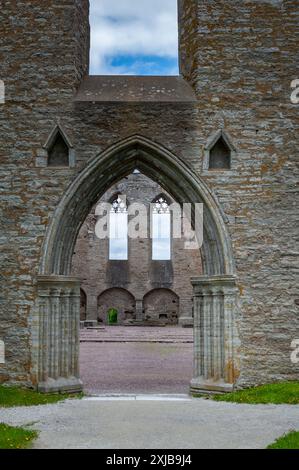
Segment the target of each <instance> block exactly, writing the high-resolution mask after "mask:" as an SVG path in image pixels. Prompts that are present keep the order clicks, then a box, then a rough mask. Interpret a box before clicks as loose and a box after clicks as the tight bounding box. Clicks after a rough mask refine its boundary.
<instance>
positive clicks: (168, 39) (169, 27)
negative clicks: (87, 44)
mask: <svg viewBox="0 0 299 470" xmlns="http://www.w3.org/2000/svg"><path fill="white" fill-rule="evenodd" d="M90 8H91V12H90V21H91V70H90V73H91V74H92V75H109V74H112V75H113V74H125V75H176V74H177V73H178V63H177V62H178V52H177V49H178V27H177V0H90Z"/></svg>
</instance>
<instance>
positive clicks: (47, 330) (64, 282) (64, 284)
mask: <svg viewBox="0 0 299 470" xmlns="http://www.w3.org/2000/svg"><path fill="white" fill-rule="evenodd" d="M37 287H38V312H37V327H38V333H37V350H38V371H37V376H38V384H37V386H38V390H39V391H40V392H45V393H48V392H79V391H81V390H82V383H81V381H80V378H79V324H80V281H79V279H77V278H73V277H65V276H38V281H37Z"/></svg>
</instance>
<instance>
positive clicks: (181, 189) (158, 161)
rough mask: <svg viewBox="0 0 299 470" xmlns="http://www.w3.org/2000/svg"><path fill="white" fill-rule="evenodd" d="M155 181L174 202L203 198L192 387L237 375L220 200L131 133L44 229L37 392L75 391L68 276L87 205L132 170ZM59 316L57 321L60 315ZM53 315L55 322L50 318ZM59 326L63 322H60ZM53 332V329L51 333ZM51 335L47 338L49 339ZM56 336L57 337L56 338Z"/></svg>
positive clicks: (74, 309)
mask: <svg viewBox="0 0 299 470" xmlns="http://www.w3.org/2000/svg"><path fill="white" fill-rule="evenodd" d="M136 168H137V169H138V170H139V171H140V172H142V173H144V174H145V175H146V176H148V177H149V178H151V179H153V180H154V181H156V182H157V183H159V184H160V185H161V187H163V189H165V191H166V192H167V193H169V194H170V195H171V196H172V197H173V199H174V200H175V201H176V202H177V203H179V204H183V203H203V205H204V218H203V229H204V234H203V246H202V249H201V254H202V259H203V272H204V276H199V277H197V278H194V279H192V284H193V289H194V378H193V380H192V382H191V390H192V391H195V392H202V391H208V392H213V391H214V392H221V391H231V390H233V387H234V384H235V382H236V380H237V378H238V376H239V367H238V364H239V360H238V356H239V354H238V347H239V342H238V332H237V328H236V320H235V310H236V299H237V288H236V277H235V263H234V256H233V250H232V245H231V240H230V236H229V233H228V230H227V227H226V224H225V216H224V215H223V214H222V211H221V208H220V207H219V205H218V203H217V200H216V199H215V198H214V196H213V195H212V193H211V191H210V190H209V188H208V186H207V185H206V184H205V182H204V181H203V180H202V179H201V178H200V177H199V176H198V175H197V174H196V173H195V172H194V171H193V170H192V169H190V168H189V166H188V165H187V164H186V163H185V162H184V161H183V160H182V159H180V158H178V157H177V156H176V155H174V154H173V153H172V152H170V151H169V150H167V149H166V148H164V147H163V146H161V145H159V144H158V143H156V142H153V141H151V140H149V139H147V138H145V137H142V136H139V135H134V136H131V137H128V138H127V139H125V140H122V141H121V142H118V143H116V144H114V145H112V146H111V147H109V148H108V149H106V150H105V151H103V152H101V153H100V154H99V155H98V156H97V157H95V158H94V159H93V160H92V161H91V162H90V163H89V164H87V166H86V168H85V169H83V170H82V171H81V172H80V173H79V174H78V176H77V178H76V179H75V180H74V181H73V182H72V183H71V184H70V186H69V188H68V189H67V191H66V193H65V194H64V196H63V198H62V199H61V201H60V204H59V205H58V207H57V209H56V211H55V213H54V215H53V217H52V221H51V223H50V225H49V227H48V229H47V233H46V237H45V241H44V245H43V250H42V253H43V254H42V260H41V266H40V274H39V276H38V282H37V284H38V299H39V300H38V308H37V313H36V316H37V318H36V321H35V322H33V323H34V324H35V325H37V327H38V331H37V332H34V333H33V334H34V335H35V336H34V337H37V338H38V339H37V341H35V342H34V347H33V355H34V358H33V361H32V362H33V364H35V366H34V367H35V370H36V375H37V379H36V380H37V383H38V389H39V390H40V391H44V392H49V391H50V392H51V391H78V390H80V389H81V388H82V384H81V382H80V374H79V366H78V363H79V331H78V328H79V327H78V323H79V322H77V319H79V314H80V282H79V280H78V279H76V278H72V277H70V272H71V262H72V255H73V251H74V246H75V243H76V239H77V236H78V233H79V230H80V227H81V225H82V224H83V222H84V220H85V219H86V217H87V215H88V214H89V212H90V210H91V208H92V206H93V205H94V204H95V203H96V202H97V201H98V200H99V199H100V198H101V196H102V195H103V194H104V193H105V192H106V191H107V190H108V189H109V188H110V187H111V186H112V185H113V184H114V183H116V182H117V181H119V180H120V179H122V178H124V177H125V176H127V175H128V174H130V173H132V172H133V171H134V170H135V169H136ZM57 315H58V316H60V317H59V318H60V320H59V319H58V320H57ZM52 317H54V318H55V319H56V320H57V321H56V320H55V321H52V320H51V321H50V320H49V319H51V318H52ZM62 325H63V326H62ZM50 329H52V330H51V331H50ZM49 338H50V339H49ZM53 338H54V339H55V338H58V339H57V341H53Z"/></svg>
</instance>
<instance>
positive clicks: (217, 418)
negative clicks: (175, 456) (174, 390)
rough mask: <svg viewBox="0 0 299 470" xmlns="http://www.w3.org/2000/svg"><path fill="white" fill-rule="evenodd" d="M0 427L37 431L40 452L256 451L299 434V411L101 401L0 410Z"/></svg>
mask: <svg viewBox="0 0 299 470" xmlns="http://www.w3.org/2000/svg"><path fill="white" fill-rule="evenodd" d="M0 422H6V423H8V424H11V425H29V427H30V428H32V429H37V430H39V431H40V435H39V438H38V440H37V441H36V443H35V448H43V449H45V448H47V449H75V448H77V449H101V448H104V449H126V448H128V449H134V448H136V449H138V448H139V449H140V448H141V449H142V448H145V449H153V448H157V449H161V448H167V449H183V448H185V449H188V448H190V449H191V448H195V449H215V448H221V449H228V448H233V449H245V448H251V449H254V448H256V449H257V448H265V447H266V446H267V445H268V444H270V443H272V442H273V441H274V440H275V439H276V438H278V437H280V436H281V435H282V434H284V433H285V432H288V431H289V430H291V429H298V430H299V406H297V405H294V406H287V405H279V406H275V405H237V404H231V403H221V402H219V403H218V402H213V401H210V400H204V399H188V398H187V397H186V398H185V399H177V400H172V401H171V400H167V399H166V398H159V397H156V399H154V398H153V397H150V398H149V397H137V399H136V398H135V399H134V398H124V399H121V398H117V399H114V400H111V399H110V400H109V399H107V398H102V399H101V400H96V399H84V400H80V401H78V400H69V401H66V402H64V403H59V404H57V405H45V406H37V407H30V408H25V407H23V408H11V409H1V410H0Z"/></svg>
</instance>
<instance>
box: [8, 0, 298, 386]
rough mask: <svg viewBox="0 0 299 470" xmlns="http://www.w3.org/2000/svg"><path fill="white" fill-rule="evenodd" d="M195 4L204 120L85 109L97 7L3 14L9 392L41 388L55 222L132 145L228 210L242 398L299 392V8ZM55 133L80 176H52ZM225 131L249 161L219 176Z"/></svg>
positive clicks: (69, 4) (164, 109) (189, 114)
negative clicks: (96, 164) (104, 161)
mask: <svg viewBox="0 0 299 470" xmlns="http://www.w3.org/2000/svg"><path fill="white" fill-rule="evenodd" d="M29 3H30V8H29ZM194 3H195V4H196V8H197V10H196V13H197V22H196V21H195V23H193V22H190V17H189V16H188V15H187V14H186V15H185V17H184V16H183V17H182V18H183V19H184V18H186V22H185V21H183V19H182V21H181V25H180V26H181V36H182V38H183V40H185V41H188V46H187V47H186V50H187V57H186V61H187V62H188V63H191V64H192V65H191V66H188V68H185V67H184V66H183V67H182V71H183V72H184V73H185V74H186V77H187V78H189V79H190V81H191V83H192V84H193V85H194V86H195V89H196V92H197V95H198V106H197V107H193V106H192V105H182V104H172V105H169V104H165V103H164V104H163V103H162V104H159V103H155V104H149V103H146V104H135V105H127V104H125V103H123V104H100V103H95V104H93V103H91V102H90V103H81V104H78V103H77V104H74V103H73V102H72V96H73V94H74V92H75V89H76V88H77V86H78V84H79V81H80V78H81V77H82V75H83V74H84V73H85V72H86V71H87V63H88V60H87V52H86V51H87V46H88V42H89V39H88V22H87V17H88V2H87V1H83V0H81V1H79V0H78V1H75V0H72V1H71V0H60V1H59V2H58V1H56V0H53V1H51V3H49V2H47V3H45V2H44V1H36V2H26V8H22V9H21V8H18V7H17V6H16V3H15V2H13V1H4V2H2V4H1V22H0V28H1V41H2V45H1V49H0V79H2V80H4V81H5V83H6V94H7V101H6V104H5V105H0V130H1V134H0V135H1V138H0V161H1V168H0V172H1V173H0V177H1V209H0V215H1V224H2V225H1V237H0V247H1V260H0V263H1V267H2V272H1V276H2V278H1V312H0V338H1V339H3V340H4V341H5V344H6V351H7V355H6V365H5V366H2V365H0V382H4V381H7V380H10V381H21V382H24V383H35V381H36V376H35V374H32V371H31V338H30V319H31V314H32V313H33V311H34V305H35V300H36V296H37V290H36V275H37V273H38V269H39V264H40V258H41V252H42V243H43V240H44V236H45V231H46V228H47V226H48V224H49V221H50V220H51V217H52V215H53V212H54V210H55V208H56V207H57V205H58V203H59V201H60V200H61V197H62V195H63V194H64V192H65V191H66V188H67V187H68V185H69V184H70V182H71V181H72V180H73V179H74V178H75V176H76V174H78V172H79V171H80V170H81V169H82V168H83V167H84V166H85V165H86V164H87V162H88V161H91V160H92V159H93V158H94V157H95V156H96V155H98V154H99V153H100V152H102V151H103V150H105V149H107V148H108V147H109V146H110V145H112V144H114V143H115V142H117V141H119V140H121V139H124V138H126V137H128V136H130V135H132V134H140V135H143V136H145V137H147V138H148V139H152V140H153V141H157V142H159V143H160V144H162V145H163V146H164V147H166V148H168V149H169V150H171V151H172V152H174V153H175V154H176V155H177V156H178V157H180V158H181V159H183V160H184V161H185V162H186V163H187V164H188V165H189V166H190V168H192V169H193V170H194V171H195V172H196V173H197V174H199V175H201V177H202V178H203V179H204V180H205V182H206V183H207V184H208V185H209V187H210V188H211V191H212V192H213V194H214V195H215V197H216V198H218V200H219V202H220V204H221V207H222V210H223V214H224V217H225V220H226V223H227V226H228V228H229V231H230V234H231V237H232V240H233V247H234V253H235V261H236V267H237V274H238V286H239V292H240V305H239V310H238V319H239V327H240V334H241V345H242V347H241V358H242V361H241V371H240V372H241V376H240V379H239V382H238V385H240V386H243V385H249V384H255V383H261V382H265V381H271V380H278V379H291V378H298V366H296V365H294V364H291V362H290V344H291V341H292V339H294V338H298V337H299V321H298V298H299V295H298V288H297V285H298V268H297V267H298V244H297V241H298V224H297V225H296V219H297V209H296V204H297V199H296V197H297V194H298V193H297V192H296V191H297V189H296V183H297V182H298V164H297V155H296V150H297V145H296V144H297V139H296V131H297V126H298V124H297V123H298V120H297V113H298V108H297V107H296V106H295V105H293V104H291V102H290V82H291V80H292V79H294V78H298V77H297V69H296V66H297V57H296V54H297V48H296V41H297V37H296V33H297V31H296V28H297V24H298V15H297V14H296V11H297V6H298V5H297V1H274V0H273V1H271V0H267V1H263V0H261V1H258V2H257V1H253V0H252V1H250V0H248V1H247V0H246V1H244V0H230V1H228V0H217V1H216V0H215V1H210V0H209V1H207V0H201V1H198V2H191V0H189V1H188V0H184V2H183V4H184V9H185V10H184V11H188V10H186V9H189V8H190V9H191V10H192V11H193V12H194ZM78 21H79V24H80V27H78ZM192 21H193V20H192ZM192 25H194V29H193V26H192ZM195 31H196V35H195ZM25 33H26V34H25ZM188 38H190V39H188ZM189 41H192V44H190V43H189ZM186 44H187V42H186ZM187 62H186V63H187ZM57 120H60V122H61V124H62V125H63V127H64V129H65V131H66V133H67V135H68V137H69V138H70V140H71V141H72V144H73V146H74V148H75V152H76V158H77V163H76V167H75V168H71V169H62V168H60V169H54V168H51V169H50V168H44V167H41V166H40V164H41V161H42V159H43V158H44V150H43V145H44V143H45V141H46V139H47V137H48V135H49V133H50V132H51V130H52V128H53V127H54V124H55V123H56V122H57ZM220 128H225V130H226V131H227V132H228V134H229V135H230V136H231V139H232V142H233V143H234V144H235V146H236V148H237V152H236V155H235V156H234V159H233V165H232V170H231V171H225V172H220V171H213V172H208V171H206V170H203V159H204V155H205V146H206V145H207V142H208V141H209V138H210V137H211V136H213V134H214V133H215V132H216V131H217V130H219V129H220ZM82 222H83V221H82ZM296 302H297V303H296Z"/></svg>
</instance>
